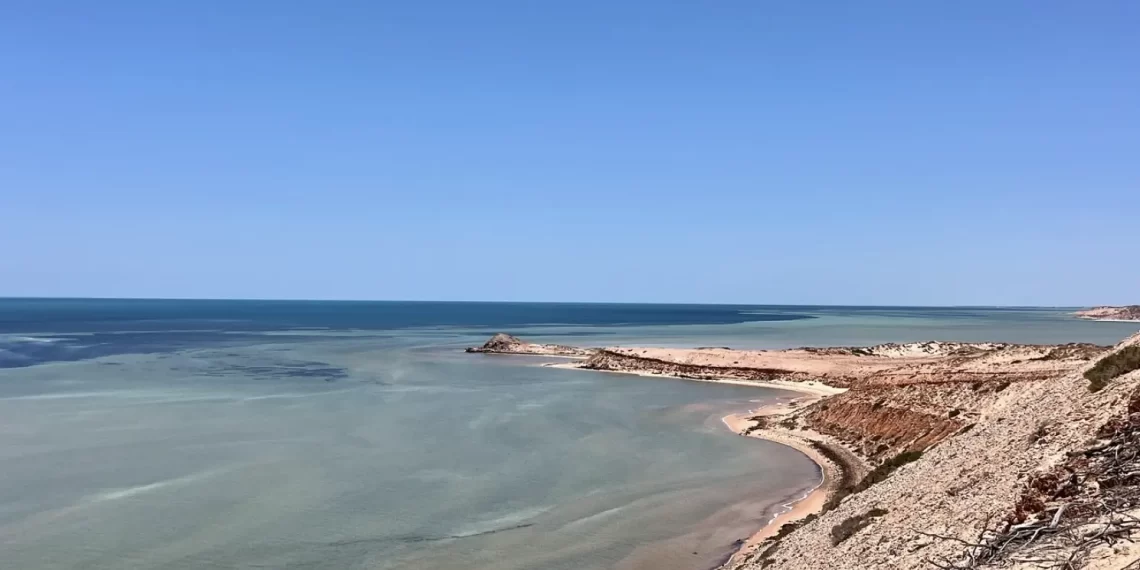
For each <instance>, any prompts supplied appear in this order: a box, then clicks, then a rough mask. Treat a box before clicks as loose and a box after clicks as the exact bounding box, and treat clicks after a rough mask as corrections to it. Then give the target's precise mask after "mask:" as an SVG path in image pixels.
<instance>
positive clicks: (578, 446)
mask: <svg viewBox="0 0 1140 570" xmlns="http://www.w3.org/2000/svg"><path fill="white" fill-rule="evenodd" d="M751 318H758V319H762V320H750V319H751ZM1136 328H1137V327H1136V326H1134V325H1130V324H1127V323H1092V322H1083V321H1076V320H1073V319H1070V318H1068V317H1067V316H1066V315H1065V313H1064V312H1063V311H1056V310H1037V309H1032V310H1029V309H1027V310H990V309H955V310H947V309H860V308H821V307H814V308H813V307H739V306H733V307H726V306H653V305H632V306H631V305H600V306H599V305H553V306H552V305H526V304H517V305H495V304H447V303H441V304H423V303H363V304H353V303H290V302H277V303H258V302H181V301H146V302H132V301H82V300H72V301H42V300H0V462H2V464H3V465H4V466H5V468H4V469H3V470H0V559H3V560H4V562H5V566H6V567H7V566H11V567H14V568H108V569H110V568H203V567H221V568H253V567H257V568H393V569H395V568H399V569H404V568H409V569H410V568H441V569H448V568H465V569H472V568H474V569H478V568H555V569H557V568H565V569H580V568H585V569H593V568H598V569H601V568H661V569H666V570H668V569H672V568H700V567H703V566H708V565H710V564H712V563H713V562H715V561H716V559H718V558H719V557H720V556H723V555H724V554H725V553H726V552H727V551H728V549H729V548H730V547H731V543H732V541H734V540H736V539H737V538H741V537H743V536H744V535H746V534H747V533H748V532H749V531H750V530H752V529H754V528H755V527H756V526H758V525H759V524H761V523H762V522H763V521H764V520H767V518H768V516H770V514H771V510H772V509H773V508H775V506H776V505H778V504H779V503H781V502H783V501H785V500H787V498H789V497H792V496H795V495H798V494H799V493H801V492H802V491H803V490H804V489H805V488H808V487H810V486H812V485H814V483H815V481H816V479H817V477H818V472H817V470H816V468H815V466H814V465H812V464H811V463H810V462H809V461H807V460H806V458H804V457H803V456H801V455H799V454H798V453H796V452H794V451H792V450H790V449H787V448H784V447H781V446H778V445H775V444H769V443H766V442H760V441H755V440H746V439H744V438H739V437H735V436H732V435H731V434H729V433H727V431H726V430H725V429H724V428H723V426H722V425H721V424H720V421H719V418H720V417H721V416H723V415H724V414H725V413H728V412H730V411H737V410H743V409H747V408H750V407H756V406H758V405H761V403H762V402H763V401H766V400H770V399H772V398H778V397H782V396H786V395H787V394H786V393H781V392H777V391H770V390H761V389H753V388H746V387H736V386H718V385H712V384H704V383H694V382H685V381H675V380H662V379H650V378H640V377H632V376H620V375H606V374H594V373H589V372H583V371H574V370H557V369H549V368H542V367H537V366H534V364H536V363H537V362H538V361H536V360H535V359H527V358H502V357H493V356H480V355H467V354H463V353H462V352H460V351H459V349H460V348H462V347H463V346H466V345H470V344H476V343H479V342H482V341H483V340H484V339H485V338H486V337H487V336H488V335H489V334H490V333H491V332H494V331H496V330H499V329H503V330H508V331H509V332H514V333H517V334H520V335H525V336H530V337H533V338H536V339H540V340H553V341H561V342H572V343H579V344H591V345H603V344H618V343H621V344H655V345H684V346H693V345H717V346H734V347H783V346H797V345H826V344H872V343H877V342H883V341H905V340H919V339H922V340H925V339H947V340H1009V341H1022V342H1069V341H1088V342H1100V343H1111V342H1115V341H1116V340H1118V339H1119V338H1122V337H1123V336H1125V335H1126V334H1128V333H1130V332H1132V331H1134V330H1135V329H1136Z"/></svg>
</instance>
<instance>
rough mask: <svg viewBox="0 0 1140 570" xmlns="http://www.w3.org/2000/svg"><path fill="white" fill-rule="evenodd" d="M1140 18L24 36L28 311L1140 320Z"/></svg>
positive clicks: (665, 16) (56, 8) (524, 16)
mask: <svg viewBox="0 0 1140 570" xmlns="http://www.w3.org/2000/svg"><path fill="white" fill-rule="evenodd" d="M1138 28H1140V3H1137V2H1132V1H1117V2H1112V1H1105V2H1055V1H1025V2H1015V1H1007V2H992V1H988V0H987V1H972V0H971V1H962V2H912V1H898V2H887V1H876V0H873V1H870V2H827V1H822V0H821V1H816V2H756V1H751V0H740V1H733V0H725V1H723V2H670V1H666V2H662V1H659V0H657V1H649V0H627V1H624V2H612V1H593V0H574V1H558V0H551V1H541V2H539V1H518V2H503V1H496V0H487V1H483V2H469V1H453V2H443V1H432V0H425V1H418V2H349V1H339V2H317V1H315V0H314V1H308V2H299V1H290V0H275V1H255V0H243V1H241V2H232V1H229V0H225V1H219V0H199V1H195V2H154V1H150V0H147V1H142V2H121V1H115V0H107V1H105V2H57V1H50V0H40V1H34V2H24V1H14V0H9V1H6V2H4V5H3V7H2V8H0V296H81V297H165V298H260V299H266V298H273V299H276V298H283V299H427V300H504V301H506V300H513V301H618V302H706V303H750V304H753V303H755V304H765V303H772V304H880V305H881V304H890V305H907V304H917V305H1045V306H1076V305H1090V304H1121V303H1130V302H1131V303H1140V263H1137V259H1140V257H1138V253H1137V249H1138V247H1137V246H1140V233H1138V229H1140V219H1138V215H1137V214H1138V212H1140V60H1138V56H1140V34H1137V33H1135V32H1136V30H1137V29H1138Z"/></svg>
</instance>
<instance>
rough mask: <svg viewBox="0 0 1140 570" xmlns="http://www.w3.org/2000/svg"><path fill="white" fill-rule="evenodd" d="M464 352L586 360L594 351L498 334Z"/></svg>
mask: <svg viewBox="0 0 1140 570" xmlns="http://www.w3.org/2000/svg"><path fill="white" fill-rule="evenodd" d="M466 352H482V353H486V354H533V355H536V356H571V357H581V358H586V357H590V356H593V355H594V353H595V352H597V351H595V350H593V349H589V348H578V347H576V346H565V345H561V344H538V343H533V342H527V341H525V340H523V339H521V338H518V337H516V336H511V335H509V334H506V333H498V334H496V335H495V336H493V337H491V340H488V341H487V342H485V343H483V346H473V347H471V348H468V349H467V351H466Z"/></svg>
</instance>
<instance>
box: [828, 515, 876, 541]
mask: <svg viewBox="0 0 1140 570" xmlns="http://www.w3.org/2000/svg"><path fill="white" fill-rule="evenodd" d="M885 514H887V510H886V509H871V510H869V511H867V512H865V513H863V514H861V515H856V516H853V517H848V518H847V520H845V521H843V522H841V523H839V524H837V525H835V526H833V527H831V545H832V546H836V545H838V544H839V543H841V542H843V541H844V540H847V539H848V538H851V537H852V536H853V535H854V534H855V533H857V532H859V531H860V530H863V529H864V528H866V527H867V525H869V524H871V521H872V520H874V519H876V518H878V517H881V516H883V515H885Z"/></svg>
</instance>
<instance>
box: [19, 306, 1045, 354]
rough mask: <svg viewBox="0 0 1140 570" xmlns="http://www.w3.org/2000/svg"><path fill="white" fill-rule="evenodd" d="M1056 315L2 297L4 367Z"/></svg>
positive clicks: (979, 311) (1014, 319)
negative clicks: (408, 332) (194, 352)
mask: <svg viewBox="0 0 1140 570" xmlns="http://www.w3.org/2000/svg"><path fill="white" fill-rule="evenodd" d="M1056 315H1057V310H1055V309H1033V308H946V307H844V306H781V305H684V304H676V305H664V304H605V303H480V302H472V303H467V302H405V301H247V300H167V299H19V298H0V368H5V367H17V366H30V365H34V364H39V363H43V362H51V361H73V360H83V359H88V358H96V357H99V356H108V355H113V354H129V353H137V354H149V353H155V352H164V351H173V350H181V349H186V348H192V347H195V346H201V345H203V344H227V343H240V342H242V341H241V340H239V339H237V338H235V337H236V336H238V335H241V334H257V333H264V332H268V331H294V332H297V333H303V332H304V331H313V332H314V334H315V333H316V332H317V331H329V330H332V331H345V330H359V331H398V330H403V329H412V328H431V327H436V328H448V327H451V328H456V327H458V328H464V329H467V330H481V329H485V330H487V331H489V332H490V331H498V330H513V329H517V328H519V327H535V326H545V327H547V328H548V329H550V330H547V331H546V332H544V333H541V335H550V334H552V333H551V330H553V331H555V332H554V333H553V334H557V335H558V336H561V337H564V338H569V337H580V336H597V335H599V334H606V332H607V329H621V328H628V327H654V326H678V325H681V326H683V325H692V326H697V325H733V324H742V323H762V322H783V321H797V320H805V319H815V318H819V317H857V318H874V317H879V318H893V319H936V320H940V321H946V322H954V321H963V320H970V319H975V320H976V319H979V318H984V319H990V320H995V321H998V322H1001V321H1003V320H1007V321H1010V322H1017V323H1026V322H1032V321H1033V320H1034V319H1035V318H1039V319H1044V320H1045V321H1050V320H1053V319H1055V317H1056ZM583 327H585V328H587V329H588V330H581V329H582V328H583ZM558 329H562V330H558Z"/></svg>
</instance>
